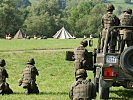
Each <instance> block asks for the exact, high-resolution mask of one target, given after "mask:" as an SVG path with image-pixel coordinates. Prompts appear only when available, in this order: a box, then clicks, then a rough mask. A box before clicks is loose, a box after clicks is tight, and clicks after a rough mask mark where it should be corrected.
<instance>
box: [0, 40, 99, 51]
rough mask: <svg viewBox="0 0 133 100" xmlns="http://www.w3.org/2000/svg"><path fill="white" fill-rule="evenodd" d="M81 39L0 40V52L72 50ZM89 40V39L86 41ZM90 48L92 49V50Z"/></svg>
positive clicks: (95, 41)
mask: <svg viewBox="0 0 133 100" xmlns="http://www.w3.org/2000/svg"><path fill="white" fill-rule="evenodd" d="M81 40H82V38H78V39H52V38H48V39H46V40H34V39H31V40H24V39H22V40H16V39H12V40H5V39H1V40H0V46H1V47H0V51H9V50H10V51H11V50H42V49H44V50H45V49H68V48H69V49H73V48H75V47H77V46H79V44H80V41H81ZM88 40H89V39H88ZM96 43H97V39H94V46H93V47H95V46H96ZM93 47H92V48H93Z"/></svg>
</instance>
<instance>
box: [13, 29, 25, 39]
mask: <svg viewBox="0 0 133 100" xmlns="http://www.w3.org/2000/svg"><path fill="white" fill-rule="evenodd" d="M14 38H15V39H22V38H23V34H22V32H21V31H20V30H19V31H18V32H17V33H16V35H15V36H14Z"/></svg>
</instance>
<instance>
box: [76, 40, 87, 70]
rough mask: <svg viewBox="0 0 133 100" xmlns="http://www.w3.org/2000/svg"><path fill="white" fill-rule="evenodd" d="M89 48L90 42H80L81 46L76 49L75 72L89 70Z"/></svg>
mask: <svg viewBox="0 0 133 100" xmlns="http://www.w3.org/2000/svg"><path fill="white" fill-rule="evenodd" d="M87 46H88V41H87V40H82V41H81V42H80V46H79V47H78V48H75V49H74V59H75V61H74V67H75V72H76V71H77V70H78V69H85V70H86V69H87V59H88V56H87V53H88V51H87V49H86V48H85V47H87Z"/></svg>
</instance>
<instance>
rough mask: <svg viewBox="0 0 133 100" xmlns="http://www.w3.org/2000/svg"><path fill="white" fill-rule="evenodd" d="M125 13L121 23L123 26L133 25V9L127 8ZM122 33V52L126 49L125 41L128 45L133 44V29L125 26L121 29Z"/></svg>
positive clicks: (121, 17)
mask: <svg viewBox="0 0 133 100" xmlns="http://www.w3.org/2000/svg"><path fill="white" fill-rule="evenodd" d="M123 12H124V13H123V14H122V15H121V16H120V25H121V26H133V16H132V10H131V9H125V10H124V11H123ZM120 35H121V37H122V38H123V39H122V40H123V41H122V43H121V52H122V51H123V49H124V46H125V42H126V44H127V47H129V46H132V45H133V29H131V28H124V29H121V30H120Z"/></svg>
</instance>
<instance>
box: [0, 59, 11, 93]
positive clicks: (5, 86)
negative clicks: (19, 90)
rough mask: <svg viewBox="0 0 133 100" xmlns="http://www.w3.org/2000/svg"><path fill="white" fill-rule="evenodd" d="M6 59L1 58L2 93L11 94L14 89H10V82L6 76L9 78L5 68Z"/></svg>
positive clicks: (0, 91) (0, 80)
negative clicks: (7, 81)
mask: <svg viewBox="0 0 133 100" xmlns="http://www.w3.org/2000/svg"><path fill="white" fill-rule="evenodd" d="M5 65H6V63H5V60H4V59H0V93H1V94H11V93H13V91H12V90H11V89H10V87H9V84H8V83H6V78H8V73H7V71H6V69H5V67H4V66H5Z"/></svg>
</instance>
